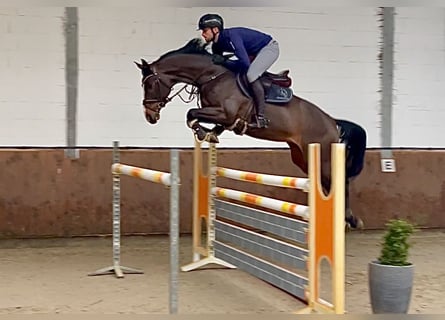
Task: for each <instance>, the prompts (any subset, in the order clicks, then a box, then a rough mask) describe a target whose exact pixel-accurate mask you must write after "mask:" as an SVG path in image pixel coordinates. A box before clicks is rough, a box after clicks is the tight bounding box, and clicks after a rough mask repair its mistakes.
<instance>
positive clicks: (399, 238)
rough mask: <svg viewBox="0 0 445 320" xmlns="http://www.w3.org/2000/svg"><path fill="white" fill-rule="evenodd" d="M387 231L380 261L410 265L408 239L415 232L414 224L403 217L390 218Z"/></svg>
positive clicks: (389, 263) (382, 262)
mask: <svg viewBox="0 0 445 320" xmlns="http://www.w3.org/2000/svg"><path fill="white" fill-rule="evenodd" d="M386 228H387V229H386V233H385V234H384V236H383V242H382V250H381V253H380V257H379V259H378V261H379V263H381V264H385V265H392V266H408V265H410V264H411V263H409V262H408V251H409V248H410V244H409V243H408V239H409V237H410V236H411V234H412V233H413V232H414V226H413V225H412V224H411V223H409V222H407V221H405V220H401V219H397V220H390V221H389V222H388V223H387V224H386Z"/></svg>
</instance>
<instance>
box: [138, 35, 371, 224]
mask: <svg viewBox="0 0 445 320" xmlns="http://www.w3.org/2000/svg"><path fill="white" fill-rule="evenodd" d="M214 58H215V55H214V54H212V53H210V52H209V51H208V50H207V49H206V44H205V43H204V42H203V41H202V40H201V39H192V40H190V41H189V42H188V43H187V44H185V45H184V46H183V47H181V48H179V49H176V50H172V51H169V52H167V53H165V54H163V55H161V56H160V57H159V58H158V59H157V60H156V61H154V62H152V63H148V62H147V61H146V60H144V59H141V63H138V62H135V64H136V65H137V67H138V68H139V69H140V70H141V72H142V87H143V91H144V97H143V100H142V105H143V107H144V113H145V118H146V120H147V121H148V122H149V123H150V124H155V123H157V122H158V121H159V120H160V113H161V109H162V108H163V107H165V106H166V105H167V103H168V102H170V101H171V100H172V99H173V98H174V97H175V96H176V95H178V94H179V91H178V92H177V93H175V94H171V91H172V87H173V86H174V85H176V84H178V83H184V84H185V85H192V86H194V88H196V89H197V92H195V93H196V94H197V95H198V96H199V100H200V103H201V106H199V105H198V108H191V109H189V110H188V112H187V125H188V126H189V127H190V128H191V129H192V130H193V132H194V134H195V138H196V139H197V140H199V141H203V140H206V141H209V142H218V136H219V135H220V134H221V133H222V132H224V130H230V131H233V132H234V133H235V134H239V135H242V134H246V135H248V136H250V137H254V138H258V139H265V140H270V141H279V142H286V143H287V144H288V146H289V148H290V154H291V159H292V162H293V163H294V164H295V165H296V166H298V167H299V168H300V169H301V170H302V171H304V172H305V173H307V172H308V156H307V155H308V148H309V147H308V146H309V144H311V143H320V145H321V184H322V187H323V189H324V191H325V192H329V190H330V184H331V144H332V143H338V142H343V143H345V145H346V168H345V171H346V181H345V185H346V190H345V208H346V212H345V222H346V225H347V226H349V227H350V228H353V229H354V228H362V227H363V222H362V220H361V219H360V218H358V217H356V216H354V215H353V214H352V210H351V208H350V205H349V183H350V181H351V179H353V178H354V177H356V176H358V175H359V174H360V172H361V171H362V168H363V163H364V154H365V150H366V132H365V130H364V129H363V128H362V127H361V126H359V125H358V124H355V123H353V122H351V121H347V120H340V119H334V118H332V117H331V116H329V115H328V114H327V113H326V112H324V111H323V110H322V109H321V108H320V107H318V106H316V105H315V104H313V103H311V102H309V101H307V100H305V99H302V98H300V97H298V96H296V95H293V94H292V95H291V98H290V100H289V101H288V102H286V103H284V104H283V103H281V104H280V105H277V104H272V103H267V104H266V108H265V115H266V117H267V118H268V119H269V124H268V127H267V128H255V127H254V126H251V125H250V123H251V121H252V119H253V112H254V111H253V110H254V109H255V108H253V100H252V99H251V98H250V97H249V96H248V94H246V92H245V91H243V90H242V86H241V82H240V81H238V80H239V79H238V76H237V74H236V73H234V72H233V71H231V70H229V69H227V68H226V67H224V66H223V65H220V64H216V63H214V61H216V60H215V59H214ZM268 74H269V75H270V74H271V73H268ZM284 74H287V73H284ZM272 75H273V74H272ZM237 79H238V80H237ZM203 123H206V124H210V125H213V128H212V129H209V128H207V127H206V126H204V125H203Z"/></svg>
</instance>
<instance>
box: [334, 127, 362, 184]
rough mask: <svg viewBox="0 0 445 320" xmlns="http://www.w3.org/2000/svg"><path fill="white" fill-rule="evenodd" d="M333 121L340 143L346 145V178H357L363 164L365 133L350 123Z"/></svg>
mask: <svg viewBox="0 0 445 320" xmlns="http://www.w3.org/2000/svg"><path fill="white" fill-rule="evenodd" d="M335 121H336V123H337V126H339V128H340V142H342V143H345V144H346V150H347V151H346V177H347V178H352V177H355V176H358V175H359V174H360V172H361V171H362V170H363V166H364V162H365V151H366V131H365V129H363V128H362V127H361V126H359V125H358V124H356V123H353V122H351V121H347V120H339V119H336V120H335Z"/></svg>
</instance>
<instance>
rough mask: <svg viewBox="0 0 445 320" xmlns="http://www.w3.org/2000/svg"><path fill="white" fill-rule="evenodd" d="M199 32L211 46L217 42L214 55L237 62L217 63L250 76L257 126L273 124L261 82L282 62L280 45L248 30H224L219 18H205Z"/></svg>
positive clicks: (200, 20) (216, 15) (209, 15)
mask: <svg viewBox="0 0 445 320" xmlns="http://www.w3.org/2000/svg"><path fill="white" fill-rule="evenodd" d="M198 30H201V31H202V37H203V38H204V40H205V41H206V42H207V43H210V42H213V44H212V51H213V53H215V54H219V55H222V54H223V53H224V52H232V53H234V54H235V56H236V57H237V60H229V59H219V60H218V59H214V62H215V63H219V64H223V65H224V66H225V67H227V68H229V69H230V70H232V71H235V72H242V73H247V80H248V81H249V83H250V86H251V89H252V91H253V94H254V100H255V109H256V120H257V121H256V122H257V123H256V125H254V126H256V127H258V128H267V124H268V122H269V120H268V119H266V118H265V117H264V108H265V106H266V104H265V98H264V88H263V85H262V84H261V82H260V80H259V79H258V78H259V77H260V76H261V75H262V74H263V73H264V72H265V71H267V69H269V68H270V67H271V66H272V64H273V63H274V62H275V61H276V60H277V59H278V56H279V53H280V50H279V46H278V42H277V41H276V40H274V39H272V37H271V36H270V35H268V34H265V33H262V32H260V31H256V30H253V29H249V28H245V27H236V28H226V29H224V21H223V19H222V17H221V16H220V15H218V14H205V15H203V16H202V17H201V18H200V19H199V22H198ZM249 57H252V58H253V60H252V61H251V60H250V58H249Z"/></svg>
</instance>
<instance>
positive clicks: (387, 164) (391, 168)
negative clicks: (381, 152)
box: [380, 159, 396, 172]
mask: <svg viewBox="0 0 445 320" xmlns="http://www.w3.org/2000/svg"><path fill="white" fill-rule="evenodd" d="M380 163H381V167H382V172H396V161H395V160H394V159H382V160H381V162H380Z"/></svg>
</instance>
